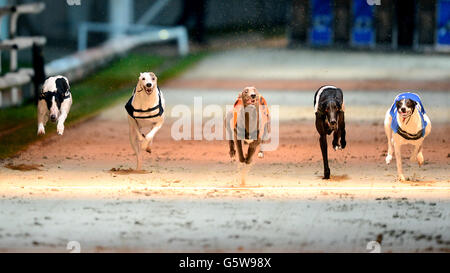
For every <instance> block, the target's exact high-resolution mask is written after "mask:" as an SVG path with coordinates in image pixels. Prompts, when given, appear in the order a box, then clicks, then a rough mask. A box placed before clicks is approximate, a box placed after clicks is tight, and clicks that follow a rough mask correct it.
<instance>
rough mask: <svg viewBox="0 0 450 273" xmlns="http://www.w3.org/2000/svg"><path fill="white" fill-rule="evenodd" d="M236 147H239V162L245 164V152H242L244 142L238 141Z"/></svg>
mask: <svg viewBox="0 0 450 273" xmlns="http://www.w3.org/2000/svg"><path fill="white" fill-rule="evenodd" d="M236 147H237V153H238V157H239V162H241V163H244V162H245V157H244V152H243V151H242V140H236Z"/></svg>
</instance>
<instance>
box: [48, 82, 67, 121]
mask: <svg viewBox="0 0 450 273" xmlns="http://www.w3.org/2000/svg"><path fill="white" fill-rule="evenodd" d="M51 80H52V81H54V85H53V84H52V85H51V86H52V88H51V89H54V88H56V90H51V89H49V90H43V97H44V99H45V102H46V103H47V108H48V110H49V111H50V114H49V116H50V120H51V121H52V122H56V121H57V120H58V118H59V115H60V111H61V104H62V103H63V101H64V97H65V96H66V93H67V92H68V91H69V90H70V86H69V82H68V80H67V78H65V77H59V78H53V79H51ZM45 87H46V86H45Z"/></svg>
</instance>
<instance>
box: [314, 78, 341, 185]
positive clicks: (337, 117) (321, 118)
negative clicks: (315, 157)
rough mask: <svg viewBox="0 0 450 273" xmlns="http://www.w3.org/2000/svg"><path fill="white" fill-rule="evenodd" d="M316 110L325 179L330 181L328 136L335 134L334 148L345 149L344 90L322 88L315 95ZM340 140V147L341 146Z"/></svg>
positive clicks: (331, 87) (332, 87)
mask: <svg viewBox="0 0 450 273" xmlns="http://www.w3.org/2000/svg"><path fill="white" fill-rule="evenodd" d="M314 108H315V112H316V129H317V132H318V133H319V135H320V149H321V150H322V158H323V167H324V177H323V179H330V167H329V166H328V145H327V135H331V133H332V132H334V134H333V148H334V149H335V150H338V149H344V148H345V146H347V142H346V140H345V119H344V95H343V93H342V90H341V89H339V88H337V87H335V86H329V85H328V86H322V87H320V88H319V90H317V92H316V94H315V95H314ZM339 138H340V140H341V141H340V145H339Z"/></svg>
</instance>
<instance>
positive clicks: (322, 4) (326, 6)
mask: <svg viewBox="0 0 450 273" xmlns="http://www.w3.org/2000/svg"><path fill="white" fill-rule="evenodd" d="M331 1H332V0H311V2H310V6H311V27H310V30H309V41H310V43H311V45H315V46H322V45H331V43H332V42H333V8H332V6H331Z"/></svg>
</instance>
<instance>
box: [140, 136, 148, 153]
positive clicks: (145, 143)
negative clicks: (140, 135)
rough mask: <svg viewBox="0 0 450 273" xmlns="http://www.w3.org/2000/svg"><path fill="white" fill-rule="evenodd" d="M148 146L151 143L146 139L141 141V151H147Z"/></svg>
mask: <svg viewBox="0 0 450 273" xmlns="http://www.w3.org/2000/svg"><path fill="white" fill-rule="evenodd" d="M148 144H149V142H148V141H147V140H146V139H145V138H144V140H143V141H141V150H142V151H146V150H147V148H148Z"/></svg>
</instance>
